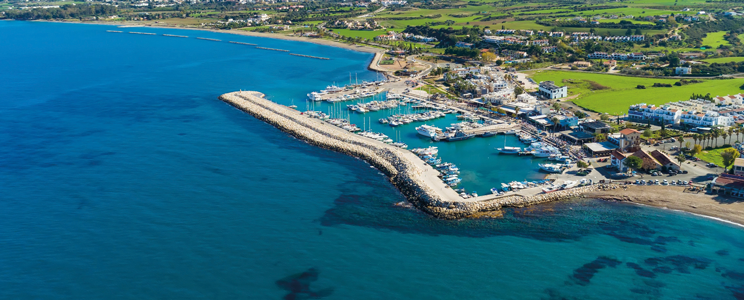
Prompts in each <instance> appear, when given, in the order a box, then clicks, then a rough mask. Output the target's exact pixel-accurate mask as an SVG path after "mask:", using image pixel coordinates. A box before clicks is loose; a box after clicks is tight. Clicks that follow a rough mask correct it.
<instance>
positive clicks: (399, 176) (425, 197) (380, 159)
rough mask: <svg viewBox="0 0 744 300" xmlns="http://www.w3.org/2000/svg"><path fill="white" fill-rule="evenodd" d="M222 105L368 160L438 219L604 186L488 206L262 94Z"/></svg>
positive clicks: (386, 149)
mask: <svg viewBox="0 0 744 300" xmlns="http://www.w3.org/2000/svg"><path fill="white" fill-rule="evenodd" d="M219 98H220V100H222V101H224V102H226V103H228V104H230V105H232V106H233V107H236V108H238V109H240V110H242V111H244V112H246V113H248V114H250V115H252V116H254V117H255V118H257V119H259V120H262V121H264V122H266V123H268V124H271V125H272V126H274V127H276V128H278V129H280V130H282V131H284V132H286V133H288V134H290V135H292V136H294V137H296V138H298V139H301V140H304V141H306V142H307V143H309V144H311V145H314V146H317V147H321V148H324V149H329V150H333V151H336V152H339V153H343V154H346V155H350V156H353V157H357V158H360V159H362V160H365V161H366V162H368V163H369V164H371V165H373V166H374V167H376V168H377V169H378V170H380V171H381V172H382V173H384V174H385V175H386V176H388V178H389V179H390V181H391V183H393V185H395V186H396V187H397V188H398V189H399V190H400V191H401V193H403V195H404V196H406V198H407V199H408V201H409V202H411V203H412V204H413V205H415V206H416V207H417V208H419V209H421V210H422V211H424V212H426V213H429V214H431V215H433V216H435V217H437V218H443V219H458V218H466V217H470V216H473V215H474V214H475V213H478V212H484V211H496V210H499V209H501V208H502V207H521V206H526V205H532V204H538V203H544V202H548V201H554V200H557V199H565V198H569V197H575V196H578V195H580V194H582V193H585V192H589V191H594V190H596V189H598V188H600V186H597V185H595V186H586V187H579V188H574V189H571V190H564V191H557V192H554V193H550V194H540V195H535V196H530V197H525V196H521V195H517V194H514V195H508V196H504V197H499V198H495V199H490V200H487V201H478V202H476V201H467V200H466V199H462V198H461V197H459V196H458V195H457V193H455V192H454V191H452V190H451V189H448V188H444V187H443V185H444V183H442V182H441V180H440V179H439V178H437V177H436V175H434V174H436V172H435V171H433V169H431V167H429V166H428V165H426V164H425V163H424V162H423V161H422V160H420V159H419V158H418V157H416V156H415V155H414V154H413V153H411V152H409V151H407V150H402V149H399V148H396V147H393V146H390V145H387V144H385V143H382V142H379V141H375V140H372V139H367V138H364V137H361V136H358V135H356V134H353V133H350V132H348V131H346V130H343V129H341V128H338V127H335V126H333V125H330V124H328V123H325V122H323V121H320V120H317V119H312V118H309V117H306V116H304V115H302V114H301V113H300V112H298V111H296V110H294V109H291V108H288V107H286V106H283V105H279V104H277V103H274V102H272V101H269V100H266V99H264V98H263V94H261V93H258V92H233V93H228V94H224V95H221V96H220V97H219Z"/></svg>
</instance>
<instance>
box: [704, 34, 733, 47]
mask: <svg viewBox="0 0 744 300" xmlns="http://www.w3.org/2000/svg"><path fill="white" fill-rule="evenodd" d="M725 34H726V31H716V32H710V33H708V34H707V35H706V36H705V38H704V39H703V46H710V47H711V48H713V49H716V48H718V46H720V45H726V46H729V45H731V43H729V42H728V41H727V40H725V39H723V36H724V35H725Z"/></svg>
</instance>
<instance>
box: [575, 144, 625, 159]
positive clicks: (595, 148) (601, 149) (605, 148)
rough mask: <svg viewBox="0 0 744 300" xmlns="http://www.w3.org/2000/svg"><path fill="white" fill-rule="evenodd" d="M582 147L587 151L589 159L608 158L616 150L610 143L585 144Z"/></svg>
mask: <svg viewBox="0 0 744 300" xmlns="http://www.w3.org/2000/svg"><path fill="white" fill-rule="evenodd" d="M583 147H584V149H586V150H588V151H589V155H590V156H591V157H600V156H608V155H610V153H612V151H615V149H617V145H615V144H613V143H610V142H601V143H586V144H584V146H583Z"/></svg>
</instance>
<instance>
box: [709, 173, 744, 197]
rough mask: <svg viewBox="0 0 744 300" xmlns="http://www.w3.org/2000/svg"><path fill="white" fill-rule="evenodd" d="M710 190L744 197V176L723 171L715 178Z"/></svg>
mask: <svg viewBox="0 0 744 300" xmlns="http://www.w3.org/2000/svg"><path fill="white" fill-rule="evenodd" d="M710 191H711V192H712V193H716V194H724V195H729V196H731V197H737V198H744V176H738V175H731V174H726V173H723V174H721V175H719V176H718V177H716V178H715V179H713V181H712V182H711V184H710Z"/></svg>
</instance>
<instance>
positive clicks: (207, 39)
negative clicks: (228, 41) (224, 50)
mask: <svg viewBox="0 0 744 300" xmlns="http://www.w3.org/2000/svg"><path fill="white" fill-rule="evenodd" d="M196 39H198V40H206V41H213V42H222V40H218V39H210V38H203V37H197V38H196Z"/></svg>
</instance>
